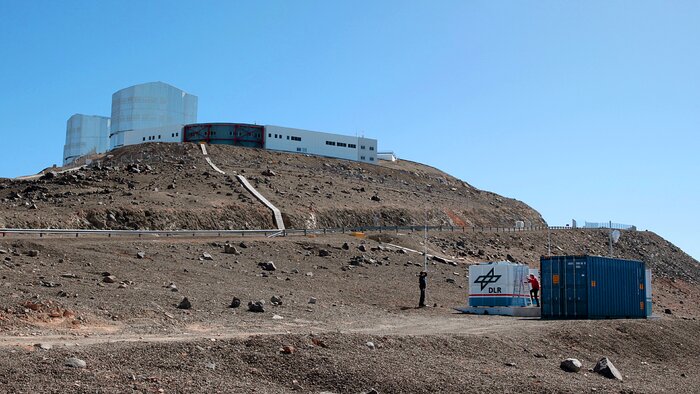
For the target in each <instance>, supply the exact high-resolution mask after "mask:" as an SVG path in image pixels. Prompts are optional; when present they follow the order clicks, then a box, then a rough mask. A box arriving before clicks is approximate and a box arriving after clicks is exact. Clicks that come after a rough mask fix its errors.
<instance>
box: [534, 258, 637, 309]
mask: <svg viewBox="0 0 700 394" xmlns="http://www.w3.org/2000/svg"><path fill="white" fill-rule="evenodd" d="M540 275H541V281H540V282H541V284H542V289H541V291H540V292H541V298H542V317H543V318H554V319H557V318H560V319H614V318H645V317H646V316H647V309H648V308H649V305H648V303H647V289H646V287H647V286H650V284H647V283H646V280H645V277H646V275H645V266H644V263H643V262H641V261H636V260H623V259H614V258H608V257H600V256H548V257H544V256H543V257H542V258H540ZM650 290H651V289H649V294H651V291H650Z"/></svg>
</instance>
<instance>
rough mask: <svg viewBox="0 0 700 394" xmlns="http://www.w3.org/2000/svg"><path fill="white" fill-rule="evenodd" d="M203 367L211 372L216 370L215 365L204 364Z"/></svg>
mask: <svg viewBox="0 0 700 394" xmlns="http://www.w3.org/2000/svg"><path fill="white" fill-rule="evenodd" d="M205 367H207V368H208V369H211V370H215V369H216V363H206V364H205Z"/></svg>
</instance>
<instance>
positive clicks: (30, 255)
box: [27, 249, 39, 257]
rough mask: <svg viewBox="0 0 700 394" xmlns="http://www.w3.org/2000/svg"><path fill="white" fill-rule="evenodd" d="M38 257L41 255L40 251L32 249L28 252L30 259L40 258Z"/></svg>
mask: <svg viewBox="0 0 700 394" xmlns="http://www.w3.org/2000/svg"><path fill="white" fill-rule="evenodd" d="M38 255H39V251H38V250H34V249H32V250H29V251H27V256H29V257H36V256H38Z"/></svg>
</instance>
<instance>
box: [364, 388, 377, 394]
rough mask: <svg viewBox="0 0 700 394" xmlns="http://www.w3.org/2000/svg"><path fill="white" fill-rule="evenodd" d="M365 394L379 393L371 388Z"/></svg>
mask: <svg viewBox="0 0 700 394" xmlns="http://www.w3.org/2000/svg"><path fill="white" fill-rule="evenodd" d="M365 394H379V391H377V390H375V389H373V388H372V389H369V391H368V392H366V393H365Z"/></svg>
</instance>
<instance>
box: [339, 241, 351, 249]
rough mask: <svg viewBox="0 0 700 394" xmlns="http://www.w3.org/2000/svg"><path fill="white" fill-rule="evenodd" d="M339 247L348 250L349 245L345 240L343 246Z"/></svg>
mask: <svg viewBox="0 0 700 394" xmlns="http://www.w3.org/2000/svg"><path fill="white" fill-rule="evenodd" d="M341 248H342V249H343V250H349V249H350V245H348V243H347V242H345V243H344V244H343V246H341Z"/></svg>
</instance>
